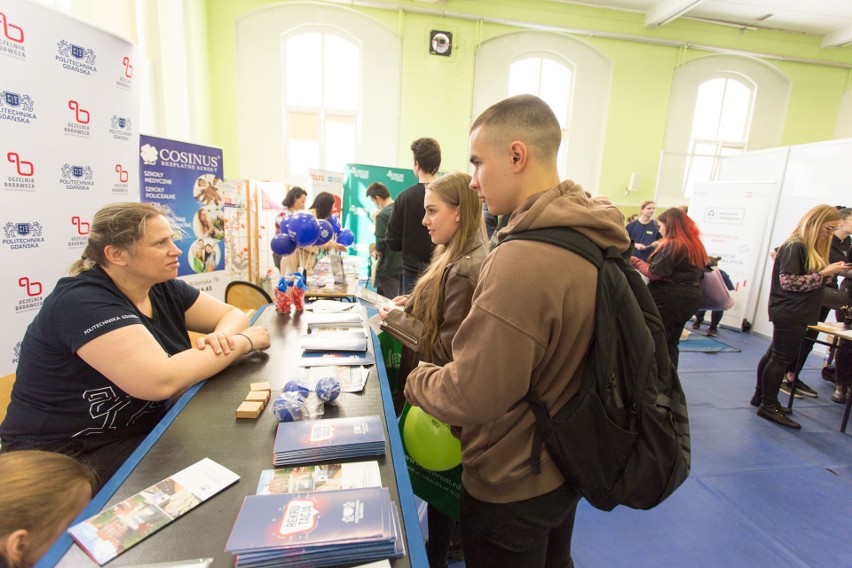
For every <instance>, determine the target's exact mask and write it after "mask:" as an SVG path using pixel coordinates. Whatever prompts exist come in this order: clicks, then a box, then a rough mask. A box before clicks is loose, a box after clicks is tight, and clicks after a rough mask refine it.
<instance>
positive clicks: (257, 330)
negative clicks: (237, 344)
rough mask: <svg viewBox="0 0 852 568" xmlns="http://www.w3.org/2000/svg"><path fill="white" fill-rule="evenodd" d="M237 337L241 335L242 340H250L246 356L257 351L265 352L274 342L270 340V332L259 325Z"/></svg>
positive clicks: (243, 331)
mask: <svg viewBox="0 0 852 568" xmlns="http://www.w3.org/2000/svg"><path fill="white" fill-rule="evenodd" d="M236 335H241V336H242V339H248V340H249V341H248V342H247V343H248V347H247V348H246V351H245V352H246V354H248V353H253V352H255V351H265V350H267V349H269V346H270V345H271V344H272V342H271V341H270V339H269V331H268V330H267V329H266V328H265V327H261V326H259V325H253V326H251V327H248V328H246V329H244V330H242V331H241V332H239V333H238V334H236Z"/></svg>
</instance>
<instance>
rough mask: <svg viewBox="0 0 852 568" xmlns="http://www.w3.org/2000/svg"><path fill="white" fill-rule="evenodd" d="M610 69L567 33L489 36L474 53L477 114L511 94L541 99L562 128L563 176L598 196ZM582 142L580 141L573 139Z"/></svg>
mask: <svg viewBox="0 0 852 568" xmlns="http://www.w3.org/2000/svg"><path fill="white" fill-rule="evenodd" d="M611 70H612V63H611V62H610V61H609V59H608V58H606V57H605V56H604V55H602V54H601V53H600V52H598V51H597V50H595V49H594V48H592V47H591V46H589V45H588V44H586V43H584V42H581V41H578V40H576V39H574V38H571V37H566V36H564V35H560V34H553V33H549V32H517V33H510V34H505V35H501V36H498V37H495V38H493V39H489V40H487V41H484V42H483V43H482V45H481V46H480V47H479V49H478V50H477V52H476V72H475V77H474V82H473V85H474V91H473V118H476V117H477V116H478V115H479V114H480V113H481V112H482V111H484V110H485V109H486V108H488V107H489V106H491V105H492V104H494V103H496V102H498V101H500V100H502V99H504V98H506V97H508V96H513V95H518V94H522V93H529V94H533V95H536V96H538V97H540V98H542V99H543V100H544V101H546V102H547V103H548V105H550V107H551V108H552V109H553V112H554V113H555V114H556V117H557V118H558V119H559V124H560V126H561V128H562V144H561V146H560V147H559V162H558V166H559V174H560V177H562V179H566V178H569V177H570V178H571V179H573V180H574V181H576V182H577V183H580V184H581V185H582V186H583V188H584V189H586V190H587V191H590V192H591V193H593V194H597V193H599V191H600V187H599V185H600V177H601V160H602V154H603V141H604V133H605V132H606V115H607V108H608V101H609V86H610V79H611ZM572 109H582V112H572ZM578 140H582V144H578V143H574V144H572V143H571V142H572V141H578Z"/></svg>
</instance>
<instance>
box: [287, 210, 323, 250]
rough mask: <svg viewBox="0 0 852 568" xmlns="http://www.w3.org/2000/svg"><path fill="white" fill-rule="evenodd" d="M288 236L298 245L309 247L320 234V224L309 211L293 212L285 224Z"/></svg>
mask: <svg viewBox="0 0 852 568" xmlns="http://www.w3.org/2000/svg"><path fill="white" fill-rule="evenodd" d="M287 232H288V233H289V235H290V238H291V239H293V240H294V241H296V244H297V245H299V246H300V247H309V246H311V245H312V244H314V243H315V242H317V239H318V238H319V236H320V226H319V222H318V221H317V218H316V217H314V216H313V215H311V214H310V213H303V212H301V211H300V212H298V213H294V214H293V217H292V218H291V219H290V223H289V225H288V226H287Z"/></svg>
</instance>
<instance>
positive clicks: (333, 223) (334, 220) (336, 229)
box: [328, 215, 342, 235]
mask: <svg viewBox="0 0 852 568" xmlns="http://www.w3.org/2000/svg"><path fill="white" fill-rule="evenodd" d="M328 222H329V223H331V226H332V228H333V229H334V234H335V235H338V234H340V229H341V228H342V227H341V226H340V219H338V218H337V215H332V216H331V217H329V218H328Z"/></svg>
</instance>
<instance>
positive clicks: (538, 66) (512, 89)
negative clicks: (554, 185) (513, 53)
mask: <svg viewBox="0 0 852 568" xmlns="http://www.w3.org/2000/svg"><path fill="white" fill-rule="evenodd" d="M573 91H574V70H573V69H572V68H571V67H569V66H567V65H565V64H564V63H561V62H560V61H557V60H555V59H553V58H550V57H539V56H525V57H523V58H521V59H518V60H516V61H514V62H512V64H511V66H510V67H509V93H508V96H510V97H513V96H515V95H522V94H529V95H535V96H537V97H539V98H540V99H542V100H543V101H544V102H546V103H547V104H548V105H549V106H550V108H551V109H553V112H554V113H555V114H556V118H557V119H558V120H559V126H560V128H561V129H562V145H561V146H559V158H558V160H559V161H558V163H559V169H560V172H559V173H560V175H562V177H563V178H564V177H566V174H567V172H566V171H562V170H566V169H567V168H566V156H567V154H568V145H569V136H568V135H569V130H570V128H569V127H570V123H571V102H572V100H573Z"/></svg>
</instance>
